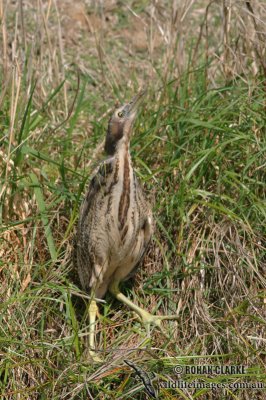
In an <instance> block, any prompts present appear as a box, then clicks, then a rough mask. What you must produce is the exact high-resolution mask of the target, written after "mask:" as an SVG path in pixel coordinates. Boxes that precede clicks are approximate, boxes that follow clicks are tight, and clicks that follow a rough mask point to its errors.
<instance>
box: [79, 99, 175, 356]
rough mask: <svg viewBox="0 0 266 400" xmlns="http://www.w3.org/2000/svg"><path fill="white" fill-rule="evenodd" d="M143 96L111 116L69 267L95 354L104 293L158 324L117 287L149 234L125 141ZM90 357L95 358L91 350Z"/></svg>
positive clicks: (146, 213)
mask: <svg viewBox="0 0 266 400" xmlns="http://www.w3.org/2000/svg"><path fill="white" fill-rule="evenodd" d="M143 94H144V92H143V91H141V92H139V94H138V95H137V96H136V97H135V98H134V99H133V100H132V101H131V102H130V103H128V104H126V105H123V106H121V107H120V108H118V109H117V110H116V111H115V112H114V114H113V115H112V117H111V119H110V121H109V125H108V131H107V135H106V141H105V151H106V152H107V154H108V156H109V158H107V159H106V160H105V161H104V162H102V163H101V165H100V166H99V168H98V170H97V171H96V173H95V175H94V176H93V178H92V180H91V182H90V185H89V190H88V192H87V194H86V196H85V199H84V202H83V204H82V207H81V210H80V218H79V223H78V228H77V234H76V244H75V249H74V262H75V264H76V266H77V268H78V273H79V277H80V280H81V284H82V286H83V288H84V289H85V290H86V291H87V292H89V293H90V294H91V296H92V300H91V303H90V307H89V316H90V324H91V325H90V343H89V345H90V349H91V350H93V349H94V327H95V315H96V310H97V306H96V303H95V301H94V300H93V299H94V297H96V298H103V297H104V295H105V294H106V292H107V290H108V289H109V290H110V292H111V293H113V294H114V296H115V297H116V298H117V299H119V300H121V301H123V302H124V303H126V304H127V305H128V306H129V307H131V308H132V309H133V310H134V311H135V312H136V313H138V314H139V316H140V317H141V318H142V320H143V322H144V323H145V324H146V325H147V326H148V325H150V323H155V324H156V325H158V326H159V325H160V321H161V319H166V318H169V317H156V316H152V315H151V314H149V313H147V312H146V311H144V310H142V309H141V308H139V307H138V306H136V305H135V304H134V303H132V302H131V301H130V300H128V299H127V298H126V297H125V296H124V295H123V294H122V293H121V292H120V291H119V283H120V282H121V281H122V280H125V279H127V278H128V277H130V276H131V275H132V274H133V273H134V272H135V270H136V268H137V266H138V265H139V263H140V261H141V259H142V257H143V255H144V254H145V252H146V249H147V247H148V244H149V241H150V239H151V235H152V212H151V209H150V206H149V204H148V202H147V201H146V199H145V196H144V193H143V191H142V188H141V186H140V184H139V183H138V180H137V178H136V176H135V173H134V170H133V167H132V162H131V157H130V153H129V141H130V137H131V134H132V128H133V123H134V120H135V117H136V114H137V107H138V104H139V102H140V100H141V99H142V96H143ZM91 354H92V355H94V353H93V351H91Z"/></svg>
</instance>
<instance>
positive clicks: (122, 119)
mask: <svg viewBox="0 0 266 400" xmlns="http://www.w3.org/2000/svg"><path fill="white" fill-rule="evenodd" d="M144 94H145V90H143V89H142V90H140V91H139V93H138V94H137V95H136V96H135V97H134V98H133V99H132V100H131V101H130V103H127V104H124V105H122V106H121V107H119V108H117V109H116V110H115V112H114V113H113V115H112V116H111V118H110V120H109V124H108V130H107V134H106V140H105V151H106V153H107V154H109V155H113V154H114V153H115V151H116V150H117V149H118V147H119V146H120V145H121V144H122V143H125V144H127V143H128V142H129V139H130V136H131V133H132V128H133V124H134V121H135V119H136V116H137V111H138V106H139V104H140V103H141V100H142V98H143V95H144Z"/></svg>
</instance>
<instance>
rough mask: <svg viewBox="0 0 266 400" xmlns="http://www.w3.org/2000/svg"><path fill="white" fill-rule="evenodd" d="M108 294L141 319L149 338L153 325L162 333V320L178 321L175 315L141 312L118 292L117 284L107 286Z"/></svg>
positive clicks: (141, 310) (140, 309)
mask: <svg viewBox="0 0 266 400" xmlns="http://www.w3.org/2000/svg"><path fill="white" fill-rule="evenodd" d="M109 290H110V292H111V293H112V294H113V295H114V296H115V298H116V299H117V300H119V301H121V302H122V303H124V304H126V305H127V306H128V307H130V308H131V309H132V310H133V311H135V313H137V314H138V316H139V317H140V318H141V320H142V323H143V325H144V326H145V328H146V331H147V334H148V336H150V326H151V325H155V326H157V328H159V329H160V330H161V331H162V327H161V322H162V321H163V320H176V319H178V316H177V315H152V314H150V313H149V312H148V311H145V310H143V309H142V308H140V307H138V306H137V305H136V304H134V303H133V302H132V301H131V300H129V299H128V298H127V297H126V296H125V295H124V294H123V293H121V292H120V290H119V283H118V282H113V283H112V284H111V285H110V286H109ZM162 332H163V331H162Z"/></svg>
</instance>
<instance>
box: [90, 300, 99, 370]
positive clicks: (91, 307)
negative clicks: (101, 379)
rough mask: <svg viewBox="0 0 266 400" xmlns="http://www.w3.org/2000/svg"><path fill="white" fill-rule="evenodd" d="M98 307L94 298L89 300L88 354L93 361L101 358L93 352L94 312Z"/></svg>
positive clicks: (95, 312)
mask: <svg viewBox="0 0 266 400" xmlns="http://www.w3.org/2000/svg"><path fill="white" fill-rule="evenodd" d="M97 311H98V307H97V304H96V301H95V300H91V301H90V304H89V308H88V314H89V322H90V326H89V329H90V330H89V356H90V357H91V358H92V359H93V361H95V362H101V361H102V360H101V359H100V358H99V357H98V356H97V354H96V352H95V325H96V314H97Z"/></svg>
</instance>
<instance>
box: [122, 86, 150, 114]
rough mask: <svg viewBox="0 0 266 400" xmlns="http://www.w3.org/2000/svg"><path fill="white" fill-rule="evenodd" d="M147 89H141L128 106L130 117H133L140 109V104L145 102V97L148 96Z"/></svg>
mask: <svg viewBox="0 0 266 400" xmlns="http://www.w3.org/2000/svg"><path fill="white" fill-rule="evenodd" d="M146 92H147V91H146V89H141V90H140V91H139V92H138V93H137V94H136V96H135V97H133V99H132V100H131V102H130V103H128V104H127V110H126V112H127V114H128V116H131V115H132V114H135V113H136V112H137V110H138V107H139V105H140V103H141V102H142V100H143V97H144V95H145V94H146Z"/></svg>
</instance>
